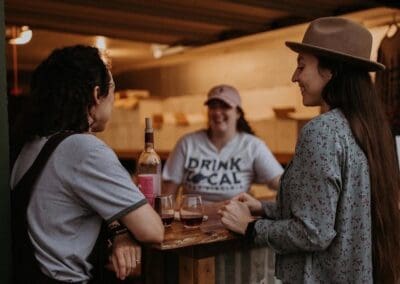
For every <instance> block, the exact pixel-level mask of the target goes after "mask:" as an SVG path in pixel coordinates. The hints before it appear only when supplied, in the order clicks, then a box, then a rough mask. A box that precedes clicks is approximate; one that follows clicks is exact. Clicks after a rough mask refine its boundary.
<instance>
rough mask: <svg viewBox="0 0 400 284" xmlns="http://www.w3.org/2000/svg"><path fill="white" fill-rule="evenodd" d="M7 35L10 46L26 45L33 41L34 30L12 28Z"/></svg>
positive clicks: (23, 27)
mask: <svg viewBox="0 0 400 284" xmlns="http://www.w3.org/2000/svg"><path fill="white" fill-rule="evenodd" d="M7 34H8V38H9V40H8V43H10V44H18V45H21V44H26V43H28V42H29V41H30V40H31V39H32V30H31V29H30V28H29V27H28V26H22V27H15V26H14V27H11V28H10V30H7Z"/></svg>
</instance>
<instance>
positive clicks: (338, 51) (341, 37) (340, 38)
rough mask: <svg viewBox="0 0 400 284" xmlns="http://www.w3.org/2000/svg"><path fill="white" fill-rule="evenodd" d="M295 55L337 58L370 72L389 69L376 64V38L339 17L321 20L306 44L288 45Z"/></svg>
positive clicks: (306, 36)
mask: <svg viewBox="0 0 400 284" xmlns="http://www.w3.org/2000/svg"><path fill="white" fill-rule="evenodd" d="M285 44H286V45H287V46H288V47H289V48H290V49H292V50H293V51H295V52H307V53H311V54H315V55H321V56H326V57H330V58H335V59H337V60H341V61H345V62H349V63H351V64H356V65H358V66H360V67H362V68H365V69H366V70H367V71H379V70H384V69H385V65H383V64H380V63H378V62H375V61H372V60H371V59H370V56H371V48H372V35H371V33H370V32H369V31H368V30H367V29H366V28H365V27H363V26H361V25H360V24H357V23H355V22H353V21H350V20H347V19H344V18H339V17H325V18H319V19H316V20H314V21H312V22H311V24H310V25H309V26H308V28H307V30H306V32H305V34H304V37H303V41H302V42H301V43H299V42H292V41H287V42H285Z"/></svg>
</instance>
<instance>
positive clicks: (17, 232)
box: [11, 132, 74, 283]
mask: <svg viewBox="0 0 400 284" xmlns="http://www.w3.org/2000/svg"><path fill="white" fill-rule="evenodd" d="M72 134H74V132H60V133H57V134H55V135H53V136H52V137H50V139H49V140H48V141H47V142H46V144H45V145H44V146H43V148H42V150H41V151H40V153H39V155H38V157H37V158H36V160H35V161H34V162H33V164H32V166H31V167H30V168H29V170H28V171H27V172H26V173H25V175H24V176H23V177H22V179H21V180H20V181H19V182H18V184H17V185H16V186H15V187H14V189H13V190H12V191H11V216H12V222H11V230H12V235H13V242H12V251H13V255H12V257H13V272H14V273H13V278H14V283H36V281H35V280H34V279H39V275H40V273H41V272H40V268H39V265H38V263H37V261H36V258H35V256H34V249H33V245H32V242H31V240H30V238H29V235H28V221H27V216H26V214H27V208H28V204H29V200H30V197H31V194H32V190H33V186H34V184H35V182H36V180H37V178H38V177H39V176H40V174H41V172H42V170H43V168H44V166H45V165H46V163H47V161H48V159H49V158H50V156H51V154H52V153H53V151H54V150H55V149H56V148H57V146H58V145H59V144H60V143H61V142H62V141H63V140H64V139H65V138H67V137H68V136H70V135H72Z"/></svg>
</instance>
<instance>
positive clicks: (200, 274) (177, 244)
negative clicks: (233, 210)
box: [145, 203, 243, 284]
mask: <svg viewBox="0 0 400 284" xmlns="http://www.w3.org/2000/svg"><path fill="white" fill-rule="evenodd" d="M221 205H222V204H221V203H217V204H213V205H208V206H205V214H206V215H207V216H208V220H207V221H205V222H203V223H202V225H201V226H200V228H197V229H187V228H184V227H183V225H182V223H181V222H179V221H174V222H173V223H172V225H171V226H170V227H167V228H166V230H165V239H164V242H163V243H161V244H157V245H151V247H150V249H152V250H153V253H152V254H151V257H152V267H153V268H152V269H153V271H156V269H157V268H156V266H158V265H161V264H160V263H159V264H154V262H155V261H154V257H155V255H157V254H158V255H159V256H162V255H163V253H165V252H171V251H173V252H175V253H177V254H178V255H179V283H182V284H183V283H184V284H191V283H194V284H203V283H204V284H214V283H215V268H214V267H215V255H217V254H218V253H221V252H224V251H227V250H230V249H232V248H235V247H241V246H242V243H243V242H242V237H241V236H239V235H238V234H234V233H232V232H230V231H228V230H227V229H225V227H224V226H223V225H222V223H221V222H220V217H219V215H218V214H217V211H218V208H219V207H220V206H221ZM145 261H146V260H145ZM155 273H156V272H155ZM155 273H154V274H151V275H146V276H145V278H146V283H160V282H161V283H162V282H163V281H162V279H157V276H156V275H155ZM147 274H149V273H147ZM161 274H162V273H161ZM160 277H161V278H162V277H163V276H160Z"/></svg>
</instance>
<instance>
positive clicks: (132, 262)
mask: <svg viewBox="0 0 400 284" xmlns="http://www.w3.org/2000/svg"><path fill="white" fill-rule="evenodd" d="M141 257H142V250H141V248H140V246H139V245H138V244H137V243H136V242H135V241H134V240H133V239H132V237H131V236H130V234H129V233H125V234H121V235H117V236H116V237H115V238H114V241H113V245H112V252H111V255H110V262H111V263H112V268H113V270H114V271H115V273H116V277H117V278H118V279H121V280H124V279H125V278H126V277H128V276H129V275H131V276H134V275H138V274H139V273H140V262H141Z"/></svg>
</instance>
